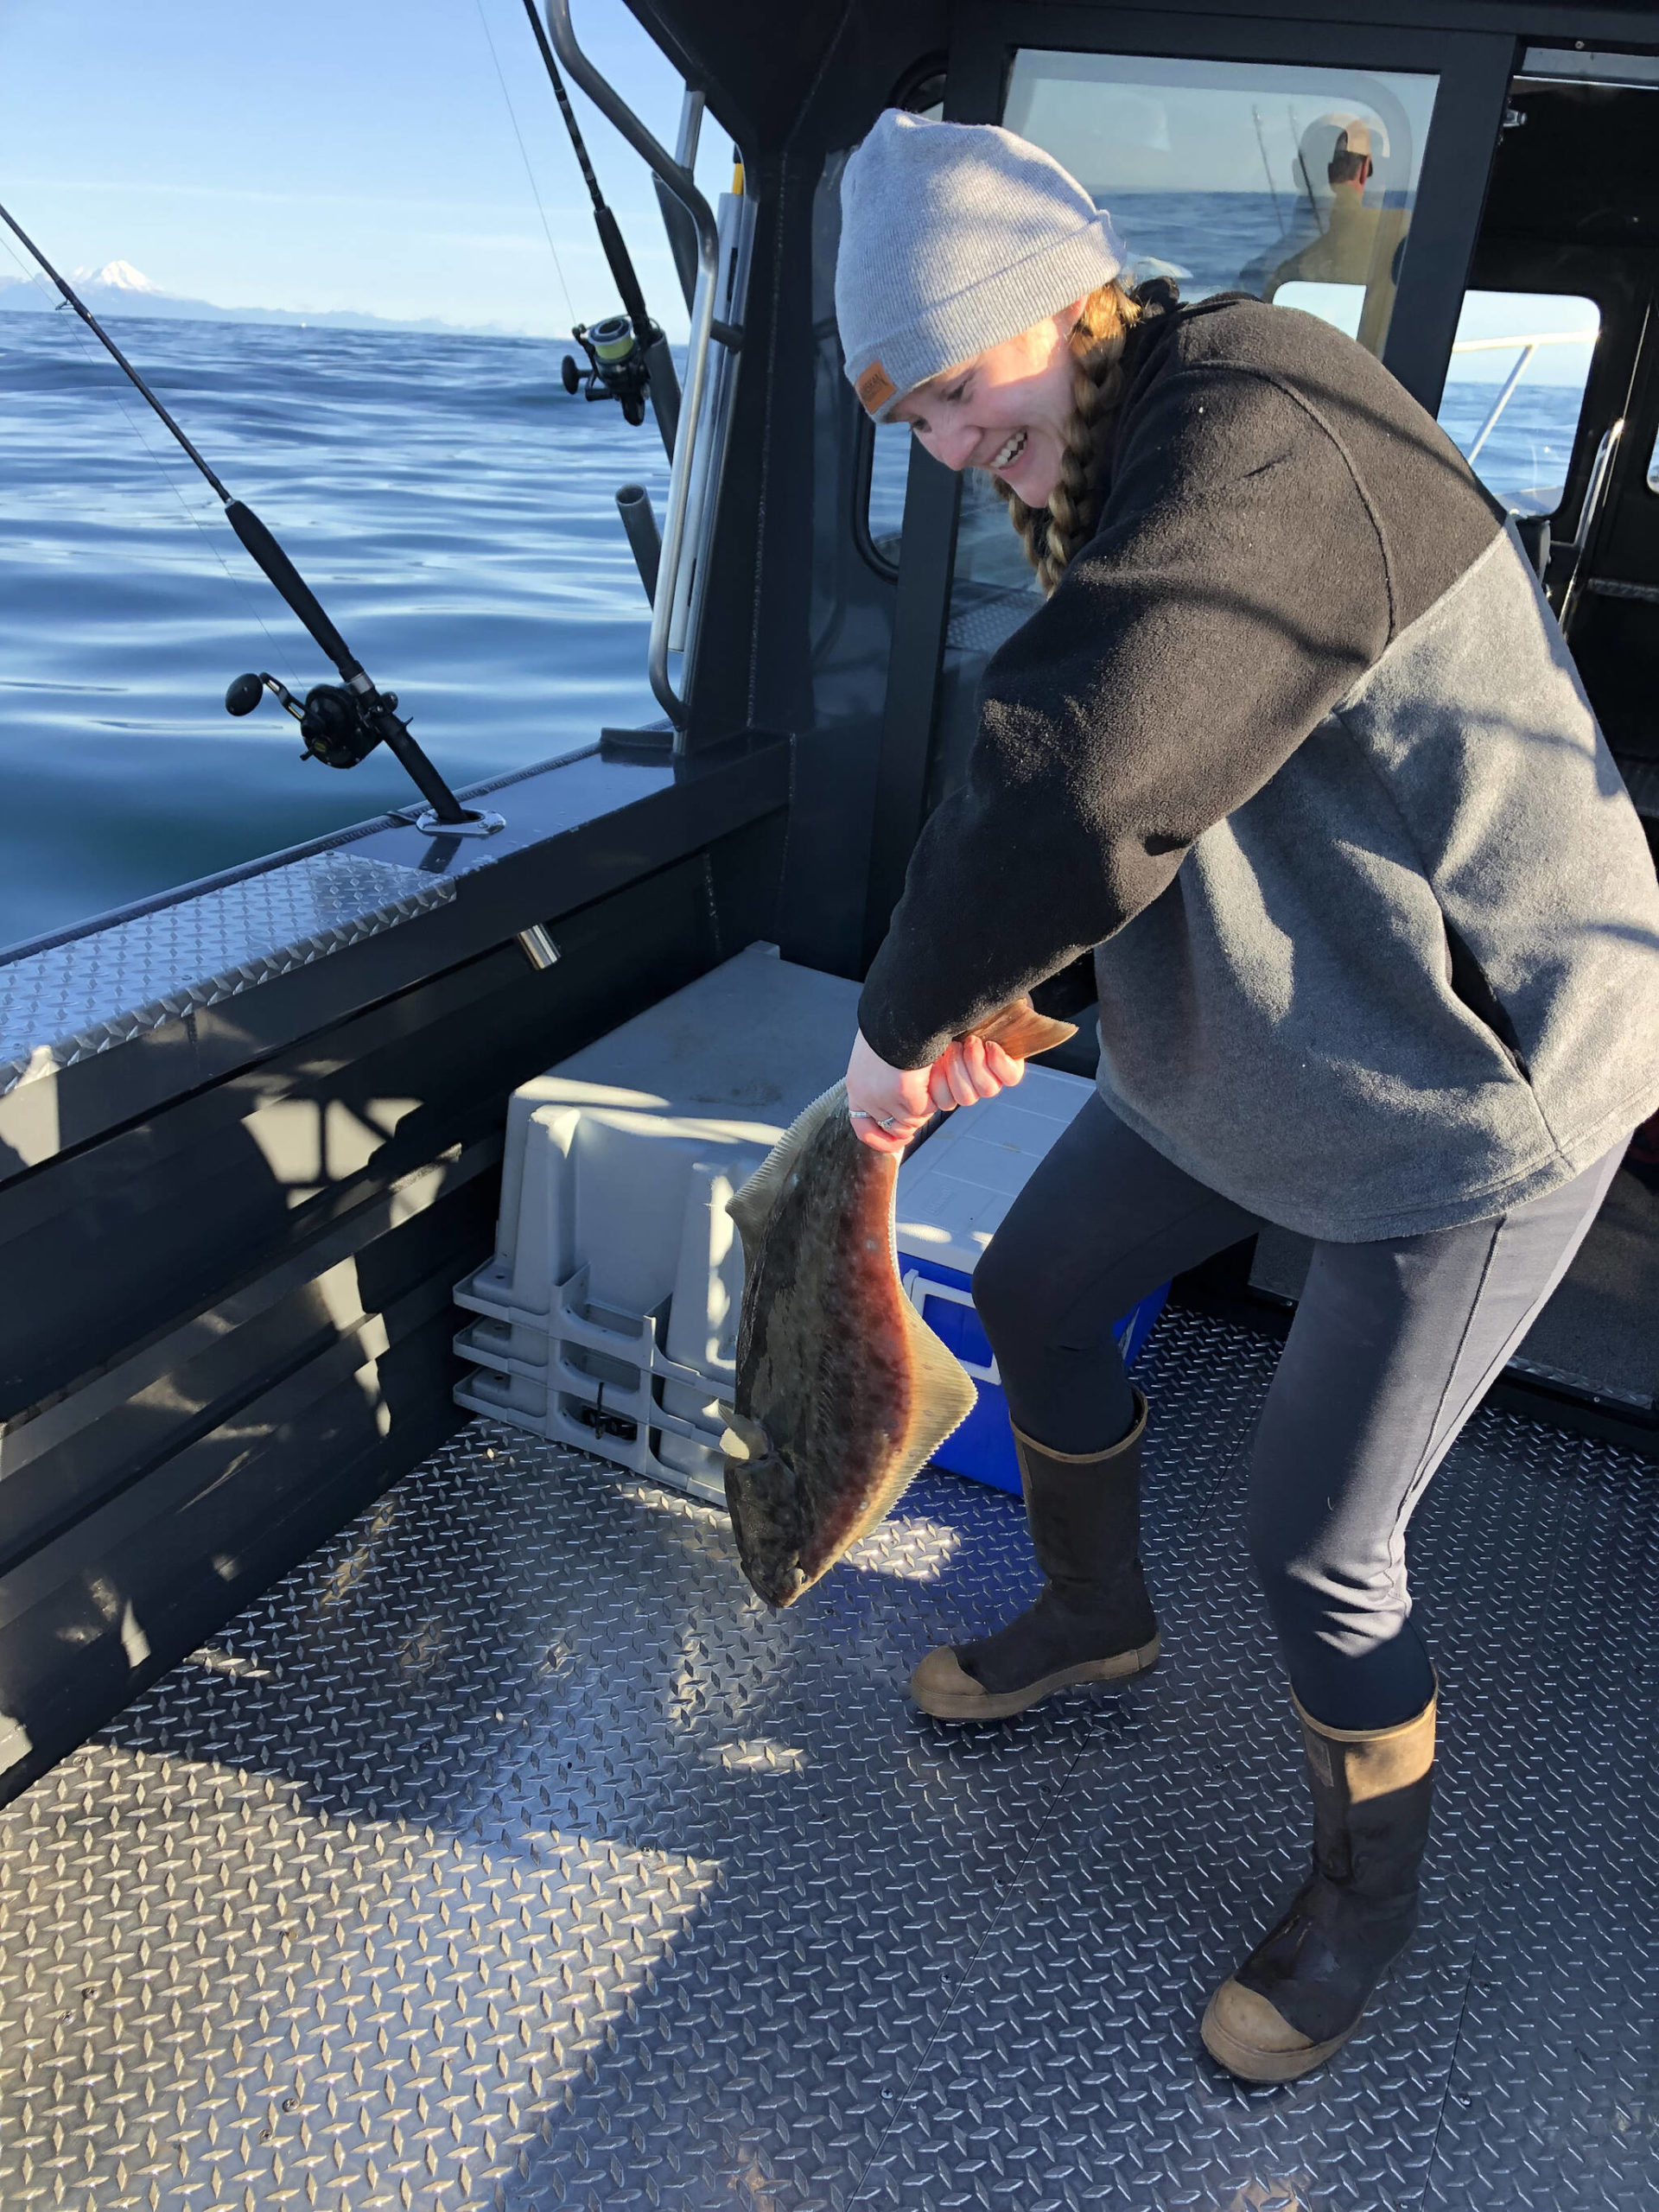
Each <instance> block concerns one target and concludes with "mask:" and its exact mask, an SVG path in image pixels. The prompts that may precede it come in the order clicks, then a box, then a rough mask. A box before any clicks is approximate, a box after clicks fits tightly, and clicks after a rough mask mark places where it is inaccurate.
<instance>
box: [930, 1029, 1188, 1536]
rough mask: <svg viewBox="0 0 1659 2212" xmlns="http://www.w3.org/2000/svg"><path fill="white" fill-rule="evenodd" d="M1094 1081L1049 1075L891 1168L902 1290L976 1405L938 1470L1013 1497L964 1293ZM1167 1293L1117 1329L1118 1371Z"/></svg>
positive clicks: (998, 1399) (995, 1391) (1015, 1476)
mask: <svg viewBox="0 0 1659 2212" xmlns="http://www.w3.org/2000/svg"><path fill="white" fill-rule="evenodd" d="M1093 1087H1094V1086H1093V1085H1092V1084H1090V1083H1087V1082H1085V1081H1084V1078H1083V1077H1081V1076H1075V1075H1062V1074H1060V1073H1059V1072H1058V1071H1057V1070H1055V1069H1052V1068H1027V1071H1026V1077H1025V1081H1024V1082H1023V1083H1021V1084H1019V1085H1018V1086H1017V1087H1016V1088H1015V1089H1014V1090H1004V1091H1002V1092H1001V1093H999V1095H998V1096H996V1097H995V1098H991V1099H988V1100H986V1101H984V1102H983V1103H981V1104H980V1105H977V1106H970V1107H965V1108H963V1109H961V1110H960V1111H959V1112H957V1113H955V1114H952V1115H950V1116H949V1117H948V1118H947V1120H946V1121H945V1122H944V1126H943V1128H939V1129H938V1130H937V1131H936V1133H935V1134H934V1135H932V1136H931V1137H930V1138H929V1139H928V1141H927V1142H926V1143H925V1144H924V1145H922V1146H921V1147H919V1148H918V1150H917V1151H916V1152H915V1153H913V1154H912V1156H911V1157H910V1158H909V1159H908V1160H906V1162H905V1164H904V1166H902V1167H901V1168H900V1169H899V1208H898V1244H899V1276H900V1279H901V1280H902V1281H903V1283H904V1287H905V1294H906V1297H907V1298H908V1299H909V1300H910V1301H911V1303H912V1306H915V1308H916V1310H917V1312H918V1313H919V1314H921V1316H922V1318H923V1319H925V1321H926V1323H927V1325H928V1326H929V1327H930V1328H931V1330H933V1332H935V1334H936V1335H938V1337H940V1338H942V1339H943V1340H944V1343H945V1344H946V1345H948V1346H949V1348H950V1351H953V1352H954V1353H955V1354H956V1356H957V1358H958V1359H959V1360H960V1361H961V1362H962V1364H963V1368H964V1369H965V1370H967V1372H968V1373H969V1375H970V1376H972V1377H973V1381H974V1385H975V1388H976V1389H977V1390H978V1392H979V1402H978V1404H977V1405H976V1407H975V1408H974V1410H973V1411H972V1413H971V1414H969V1416H968V1418H967V1420H966V1421H963V1424H962V1427H960V1428H959V1429H957V1432H956V1433H955V1434H954V1435H952V1436H950V1437H949V1438H947V1439H946V1440H945V1442H944V1444H943V1445H941V1446H940V1447H939V1449H938V1451H937V1452H935V1453H934V1455H933V1464H934V1465H935V1466H937V1467H946V1468H949V1469H950V1471H951V1473H953V1474H957V1475H966V1476H967V1477H969V1479H970V1480H972V1481H974V1482H981V1483H988V1484H991V1485H992V1486H993V1487H994V1488H995V1489H997V1490H1006V1491H1013V1492H1014V1495H1015V1496H1016V1497H1017V1496H1018V1495H1019V1491H1020V1467H1019V1463H1018V1461H1017V1460H1016V1459H1015V1458H1014V1438H1013V1436H1012V1434H1011V1433H1009V1428H1008V1409H1007V1400H1006V1399H1005V1398H1004V1397H1003V1395H1002V1384H1001V1378H1000V1377H999V1376H998V1374H997V1371H996V1362H995V1359H994V1358H993V1357H992V1356H991V1347H990V1344H989V1343H988V1341H987V1338H986V1335H985V1332H984V1330H983V1329H982V1328H981V1326H980V1325H979V1316H978V1314H977V1313H976V1312H975V1311H974V1299H973V1292H972V1289H971V1287H970V1285H971V1282H972V1278H973V1272H974V1268H975V1266H976V1263H977V1262H978V1259H979V1255H980V1254H981V1253H982V1251H983V1250H984V1249H985V1247H986V1246H987V1245H988V1243H990V1241H991V1238H992V1236H994V1235H995V1231H996V1230H997V1228H998V1227H999V1225H1000V1224H1001V1221H1002V1218H1003V1217H1004V1215H1006V1213H1007V1211H1008V1208H1009V1207H1010V1206H1011V1205H1013V1204H1014V1199H1015V1198H1017V1197H1018V1196H1019V1194H1020V1192H1021V1191H1022V1190H1023V1189H1024V1187H1025V1185H1026V1179H1027V1177H1028V1176H1029V1175H1030V1174H1031V1173H1032V1172H1033V1169H1034V1168H1035V1167H1036V1166H1037V1163H1038V1161H1039V1160H1041V1159H1042V1157H1043V1155H1044V1154H1045V1153H1046V1152H1047V1150H1048V1148H1049V1147H1050V1146H1051V1145H1052V1143H1053V1142H1054V1141H1055V1139H1056V1138H1057V1137H1058V1135H1060V1133H1061V1131H1062V1130H1063V1129H1065V1128H1066V1126H1067V1125H1068V1123H1069V1122H1071V1117H1072V1116H1073V1115H1074V1114H1076V1113H1077V1111H1078V1110H1079V1109H1080V1108H1081V1107H1082V1106H1083V1105H1084V1102H1085V1101H1086V1100H1087V1098H1088V1096H1089V1094H1090V1090H1092V1089H1093ZM1168 1294H1169V1285H1168V1284H1167V1283H1164V1284H1162V1285H1161V1286H1160V1287H1159V1288H1158V1289H1156V1290H1154V1291H1151V1292H1149V1293H1148V1294H1147V1296H1146V1297H1145V1298H1143V1299H1142V1300H1141V1302H1140V1304H1139V1305H1138V1306H1135V1309H1134V1311H1133V1312H1132V1313H1126V1314H1125V1315H1124V1316H1123V1318H1122V1319H1121V1320H1120V1321H1119V1322H1118V1324H1117V1327H1116V1336H1117V1344H1118V1350H1119V1351H1121V1352H1122V1355H1123V1358H1124V1361H1125V1363H1128V1364H1133V1363H1134V1361H1135V1356H1136V1354H1137V1353H1138V1352H1139V1351H1140V1350H1141V1346H1142V1345H1143V1344H1145V1343H1146V1341H1147V1338H1148V1337H1149V1336H1150V1335H1151V1333H1152V1326H1153V1324H1154V1321H1156V1319H1158V1316H1159V1314H1160V1313H1161V1312H1162V1311H1163V1306H1164V1300H1165V1299H1166V1297H1167V1296H1168Z"/></svg>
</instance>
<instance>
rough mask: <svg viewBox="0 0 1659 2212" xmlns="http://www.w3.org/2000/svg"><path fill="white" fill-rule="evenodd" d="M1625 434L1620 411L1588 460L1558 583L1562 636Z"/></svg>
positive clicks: (1576, 603) (1574, 607)
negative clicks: (1567, 560) (1569, 559)
mask: <svg viewBox="0 0 1659 2212" xmlns="http://www.w3.org/2000/svg"><path fill="white" fill-rule="evenodd" d="M1623 436H1624V416H1622V415H1621V416H1619V418H1618V422H1617V423H1614V424H1613V425H1612V427H1611V429H1608V430H1606V431H1605V432H1604V433H1603V435H1602V441H1601V443H1600V444H1599V446H1598V447H1597V448H1596V457H1595V459H1594V461H1592V462H1591V464H1590V481H1589V483H1588V485H1587V486H1586V488H1585V494H1584V505H1583V506H1582V507H1581V508H1580V510H1579V526H1578V528H1577V530H1575V531H1573V537H1572V539H1571V542H1570V543H1569V544H1568V547H1567V550H1568V551H1569V552H1570V553H1571V554H1572V556H1573V566H1572V568H1571V569H1570V570H1569V571H1568V574H1567V582H1566V583H1565V584H1564V585H1563V586H1562V587H1561V611H1560V618H1559V619H1560V626H1561V635H1562V636H1563V637H1565V636H1566V635H1567V632H1568V630H1569V629H1570V627H1571V626H1572V622H1573V616H1574V614H1576V613H1577V612H1578V607H1579V593H1580V585H1581V582H1582V579H1583V575H1584V564H1585V560H1586V556H1587V555H1588V554H1589V551H1590V540H1591V537H1592V532H1593V531H1594V530H1595V526H1596V524H1597V521H1598V520H1599V517H1600V514H1601V506H1602V501H1603V500H1604V499H1605V498H1606V496H1607V486H1608V485H1609V483H1610V482H1611V480H1612V474H1613V459H1614V456H1615V454H1617V453H1618V442H1619V440H1620V439H1621V438H1622V437H1623Z"/></svg>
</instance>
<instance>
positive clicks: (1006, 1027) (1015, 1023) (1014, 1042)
mask: <svg viewBox="0 0 1659 2212" xmlns="http://www.w3.org/2000/svg"><path fill="white" fill-rule="evenodd" d="M967 1034H968V1035H969V1037H982V1038H983V1039H985V1041H986V1043H987V1044H989V1045H1000V1046H1001V1047H1002V1049H1003V1051H1004V1052H1006V1053H1007V1055H1008V1057H1009V1058H1010V1059H1014V1060H1028V1059H1030V1058H1032V1056H1033V1054H1034V1053H1037V1052H1052V1051H1053V1049H1054V1047H1055V1046H1057V1045H1064V1044H1065V1040H1066V1039H1067V1038H1068V1037H1075V1036H1076V1035H1077V1023H1076V1022H1075V1021H1055V1020H1051V1018H1050V1017H1049V1016H1048V1015H1047V1014H1039V1013H1038V1011H1037V1009H1036V1007H1033V1004H1032V1002H1031V1001H1030V1000H1029V999H1011V1000H1010V1001H1008V1003H1007V1006H1004V1007H998V1008H997V1010H996V1012H995V1014H988V1015H987V1016H986V1017H985V1019H984V1020H983V1021H978V1022H976V1023H975V1024H974V1027H972V1028H971V1029H970V1030H969V1031H968V1032H967Z"/></svg>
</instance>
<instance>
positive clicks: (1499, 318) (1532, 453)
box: [1440, 292, 1651, 515]
mask: <svg viewBox="0 0 1659 2212" xmlns="http://www.w3.org/2000/svg"><path fill="white" fill-rule="evenodd" d="M1600 328H1601V316H1600V314H1599V311H1598V309H1597V307H1596V304H1595V302H1594V301H1593V300H1586V299H1585V298H1584V297H1582V296H1581V295H1580V294H1577V293H1572V292H1465V295H1464V300H1463V312H1462V314H1461V315H1459V318H1458V334H1457V337H1456V339H1455V340H1453V342H1452V365H1451V368H1450V370H1449V371H1448V372H1447V376H1446V394H1445V397H1443V398H1442V400H1441V402H1440V423H1441V425H1442V427H1443V428H1444V429H1446V430H1447V431H1448V432H1449V433H1450V434H1451V435H1452V438H1453V439H1454V440H1455V441H1456V443H1457V446H1458V449H1459V452H1461V453H1462V454H1465V457H1466V458H1467V459H1468V460H1469V461H1470V462H1471V464H1472V466H1473V467H1474V470H1475V473H1476V474H1477V475H1478V477H1479V478H1480V480H1481V481H1482V483H1483V484H1484V485H1485V486H1486V488H1487V490H1488V491H1489V492H1490V493H1491V494H1492V496H1493V498H1494V499H1501V500H1502V501H1503V504H1504V505H1505V506H1506V507H1508V508H1509V509H1510V512H1511V513H1513V514H1522V515H1548V514H1554V512H1555V510H1556V508H1557V507H1558V506H1560V503H1561V493H1562V492H1563V490H1564V489H1565V487H1566V484H1567V468H1568V465H1569V463H1570V462H1571V461H1572V458H1573V444H1574V442H1576V440H1577V437H1578V431H1579V416H1580V414H1581V412H1582V411H1583V407H1584V392H1585V386H1586V384H1587V383H1588V382H1589V378H1590V363H1591V360H1592V357H1593V355H1594V353H1595V350H1596V340H1597V337H1598V336H1599V333H1600ZM1649 481H1651V475H1650V476H1649Z"/></svg>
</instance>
